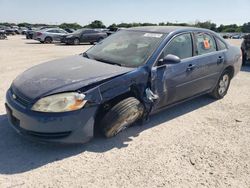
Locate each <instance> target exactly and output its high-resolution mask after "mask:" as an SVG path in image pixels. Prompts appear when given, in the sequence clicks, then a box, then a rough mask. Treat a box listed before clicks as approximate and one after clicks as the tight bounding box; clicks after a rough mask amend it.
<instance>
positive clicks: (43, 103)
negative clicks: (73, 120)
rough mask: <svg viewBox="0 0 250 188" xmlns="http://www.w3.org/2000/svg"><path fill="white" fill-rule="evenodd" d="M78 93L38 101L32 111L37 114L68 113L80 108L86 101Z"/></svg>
mask: <svg viewBox="0 0 250 188" xmlns="http://www.w3.org/2000/svg"><path fill="white" fill-rule="evenodd" d="M84 98H85V95H84V94H80V93H75V92H72V93H61V94H56V95H51V96H48V97H44V98H41V99H39V100H38V101H37V102H36V103H35V104H34V105H33V106H32V108H31V109H32V110H34V111H38V112H68V111H74V110H78V109H80V108H82V107H83V106H84V105H85V104H86V102H87V100H84Z"/></svg>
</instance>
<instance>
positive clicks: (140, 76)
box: [6, 26, 242, 143]
mask: <svg viewBox="0 0 250 188" xmlns="http://www.w3.org/2000/svg"><path fill="white" fill-rule="evenodd" d="M241 62H242V61H241V51H240V49H239V48H237V47H234V46H231V45H229V44H228V43H227V42H226V41H225V40H224V39H223V38H221V37H220V36H219V35H218V34H216V33H214V32H212V31H210V30H206V29H199V28H189V27H161V26H159V27H158V26H157V27H137V28H130V29H124V30H120V31H118V32H117V33H115V34H113V35H111V36H110V37H108V38H106V39H104V40H103V41H101V42H99V43H98V44H96V45H95V46H93V47H92V48H91V49H89V50H88V51H86V52H84V53H83V54H80V55H76V56H72V57H68V58H65V59H59V60H54V61H50V62H47V63H43V64H40V65H37V66H35V67H33V68H30V69H28V70H27V71H25V72H24V73H22V74H21V75H19V76H18V77H17V78H16V79H15V80H14V81H13V83H12V85H11V87H10V89H9V90H8V91H7V94H6V110H7V114H8V119H9V122H10V124H11V125H12V126H13V127H14V128H15V130H16V131H17V132H18V133H20V134H22V135H24V136H27V137H29V138H32V139H35V140H38V141H49V142H57V143H58V142H59V143H84V142H87V141H88V140H90V139H91V138H92V137H94V135H95V131H97V130H99V131H101V132H102V133H103V134H104V135H105V136H106V137H113V136H115V135H116V134H118V133H119V132H121V131H122V130H124V129H125V128H128V127H129V126H130V125H132V124H134V123H135V122H138V121H141V122H143V120H144V119H147V117H148V116H149V115H150V114H152V113H154V112H158V111H160V110H162V109H165V108H168V107H170V106H173V105H175V104H178V103H180V102H183V101H186V100H188V99H191V98H194V97H197V96H200V95H204V94H210V95H211V96H213V97H214V98H216V99H221V98H223V97H224V96H225V95H226V94H227V91H228V88H229V85H230V81H231V79H232V78H233V77H234V76H235V75H236V74H237V73H238V72H239V70H240V68H241Z"/></svg>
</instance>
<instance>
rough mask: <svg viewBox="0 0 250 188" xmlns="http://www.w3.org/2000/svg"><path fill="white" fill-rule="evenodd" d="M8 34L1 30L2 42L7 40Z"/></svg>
mask: <svg viewBox="0 0 250 188" xmlns="http://www.w3.org/2000/svg"><path fill="white" fill-rule="evenodd" d="M6 38H7V36H6V32H5V30H2V29H1V28H0V40H3V39H6Z"/></svg>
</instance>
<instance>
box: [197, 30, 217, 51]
mask: <svg viewBox="0 0 250 188" xmlns="http://www.w3.org/2000/svg"><path fill="white" fill-rule="evenodd" d="M195 37H196V46H197V55H203V54H207V53H211V52H215V51H216V44H215V41H214V38H213V37H212V36H210V35H208V34H206V33H196V34H195Z"/></svg>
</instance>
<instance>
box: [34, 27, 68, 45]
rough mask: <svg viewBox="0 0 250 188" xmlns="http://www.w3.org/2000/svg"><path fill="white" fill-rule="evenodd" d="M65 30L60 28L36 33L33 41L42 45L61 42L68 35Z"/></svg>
mask: <svg viewBox="0 0 250 188" xmlns="http://www.w3.org/2000/svg"><path fill="white" fill-rule="evenodd" d="M67 34H68V32H66V31H65V30H63V29H60V28H47V29H43V30H40V31H36V32H35V33H34V36H33V39H35V40H38V41H40V42H41V43H52V42H54V41H60V40H61V38H62V37H63V36H64V35H67Z"/></svg>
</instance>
